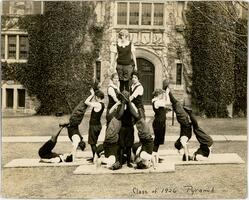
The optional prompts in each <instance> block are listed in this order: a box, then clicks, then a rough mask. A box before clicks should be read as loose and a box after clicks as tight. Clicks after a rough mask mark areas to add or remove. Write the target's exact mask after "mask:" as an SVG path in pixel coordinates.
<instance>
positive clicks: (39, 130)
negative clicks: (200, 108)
mask: <svg viewBox="0 0 249 200" xmlns="http://www.w3.org/2000/svg"><path fill="white" fill-rule="evenodd" d="M68 117H69V116H66V115H65V116H62V117H55V116H29V117H12V118H3V119H2V125H3V134H2V135H3V136H47V135H51V134H54V133H56V132H57V130H58V125H59V123H61V122H65V121H67V120H68ZM151 121H152V120H150V124H151ZM88 122H89V115H86V116H85V118H84V119H83V121H82V123H81V124H80V131H81V134H82V135H86V134H87V133H88ZM198 122H199V124H200V127H202V128H203V129H204V130H205V131H206V132H207V133H209V134H210V135H246V134H247V119H246V118H236V119H226V118H224V119H219V118H218V119H203V118H200V117H198ZM102 124H105V117H102ZM178 134H179V124H178V122H177V121H176V120H175V122H174V125H173V126H172V121H171V119H168V120H167V132H166V135H178ZM62 135H66V132H65V133H62Z"/></svg>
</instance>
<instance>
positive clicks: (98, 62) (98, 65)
mask: <svg viewBox="0 0 249 200" xmlns="http://www.w3.org/2000/svg"><path fill="white" fill-rule="evenodd" d="M95 75H96V79H97V80H98V81H100V75H101V61H96V69H95Z"/></svg>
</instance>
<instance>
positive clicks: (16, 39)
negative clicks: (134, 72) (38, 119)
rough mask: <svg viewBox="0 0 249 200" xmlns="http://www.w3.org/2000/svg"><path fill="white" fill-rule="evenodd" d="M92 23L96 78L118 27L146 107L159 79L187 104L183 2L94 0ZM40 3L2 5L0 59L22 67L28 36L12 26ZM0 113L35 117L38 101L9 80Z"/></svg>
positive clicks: (103, 73) (40, 8) (104, 76)
mask: <svg viewBox="0 0 249 200" xmlns="http://www.w3.org/2000/svg"><path fill="white" fill-rule="evenodd" d="M94 2H95V4H96V8H95V12H96V17H97V22H98V23H99V24H100V25H104V24H105V32H104V38H103V44H102V49H101V50H100V54H99V59H98V60H97V62H96V65H95V77H96V78H98V79H100V81H101V82H103V85H104V86H107V85H108V82H109V77H108V72H107V71H108V68H109V67H110V46H111V45H113V43H115V42H116V39H117V34H118V32H119V31H120V30H121V29H127V30H128V31H129V32H130V37H131V40H132V41H133V43H134V45H135V48H136V57H137V64H138V70H139V72H140V73H141V82H142V84H143V86H144V89H145V91H144V97H143V98H144V99H143V100H144V102H145V104H150V102H151V98H152V96H151V95H152V92H153V90H154V89H156V88H162V83H163V80H164V79H167V80H168V81H169V83H170V87H171V88H172V89H173V90H174V94H175V95H176V96H177V98H178V99H179V100H180V101H182V102H183V103H184V104H187V105H189V104H190V102H191V100H190V99H191V97H190V88H191V87H190V86H191V74H192V68H191V62H190V52H189V50H188V49H187V47H186V42H185V40H184V37H183V33H184V28H185V11H186V9H187V2H184V1H164V0H140V1H137V0H131V1H129V0H125V1H119V0H111V1H105V0H103V1H94ZM43 12H44V2H42V1H4V2H3V6H2V15H3V16H7V18H6V20H4V21H3V20H2V30H1V61H2V62H7V63H25V62H27V59H28V51H29V44H28V35H27V33H26V32H24V31H23V30H20V29H19V28H18V26H17V25H16V22H17V19H18V16H20V15H27V14H43ZM1 91H2V93H1V97H2V110H3V111H5V110H13V111H21V112H29V113H34V112H35V108H36V107H37V106H38V105H39V102H37V101H36V100H35V97H30V96H29V95H28V94H27V91H26V90H25V88H23V86H22V85H20V84H19V83H17V82H16V81H14V80H2V90H1Z"/></svg>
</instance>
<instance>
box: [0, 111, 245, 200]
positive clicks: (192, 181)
mask: <svg viewBox="0 0 249 200" xmlns="http://www.w3.org/2000/svg"><path fill="white" fill-rule="evenodd" d="M67 119H68V116H62V117H54V116H32V117H30V116H29V117H13V118H3V119H2V125H3V126H2V130H3V134H2V135H3V136H47V135H51V134H54V133H55V132H57V131H58V124H59V123H60V122H64V121H66V120H67ZM198 119H199V120H198V121H199V124H200V126H201V127H202V128H203V129H204V130H205V131H206V132H207V133H209V134H211V135H216V134H218V135H246V134H247V120H246V119H202V118H198ZM88 121H89V116H87V115H86V116H85V119H84V120H83V122H82V123H81V125H80V130H81V133H82V134H83V135H86V134H87V131H88ZM103 123H105V119H104V118H103ZM167 125H168V126H167V133H166V135H178V134H179V124H178V123H177V122H176V121H175V125H174V126H172V125H171V120H168V121H167ZM62 135H66V131H63V133H62ZM41 145H42V143H28V142H27V143H2V167H3V166H4V165H5V164H6V163H8V162H10V161H11V160H13V159H16V158H38V155H37V151H38V149H39V147H40V146H41ZM197 145H198V144H197V142H193V141H190V148H196V147H197ZM160 148H161V149H173V148H174V143H173V142H166V143H165V144H164V145H162V146H161V147H160ZM70 150H71V144H70V143H69V142H60V143H58V145H57V146H56V148H55V152H58V153H65V152H69V151H70ZM86 150H88V151H90V148H89V145H87V149H86ZM213 152H214V153H237V154H238V155H239V156H240V157H241V158H242V159H243V160H245V161H247V142H228V141H227V142H215V143H214V145H213ZM75 168H76V167H75V166H74V167H47V168H45V167H40V168H39V167H36V168H13V169H12V168H2V181H1V183H2V193H1V194H2V197H3V198H29V199H30V198H57V199H58V198H80V199H81V198H153V199H154V198H189V199H193V198H202V199H203V198H210V199H218V198H222V199H227V198H232V199H235V198H239V199H243V198H246V195H247V190H246V188H247V176H246V175H247V166H246V164H239V165H238V164H226V165H196V166H177V167H176V171H175V172H174V173H158V174H126V175H122V174H114V175H73V171H74V170H75ZM185 186H189V187H190V186H191V187H193V191H196V192H194V193H192V192H191V191H190V190H189V191H188V190H187V189H186V187H185ZM212 189H213V190H212ZM208 190H209V191H210V192H207V191H208ZM153 191H154V192H153ZM155 191H156V193H155ZM172 191H176V192H175V193H173V192H172Z"/></svg>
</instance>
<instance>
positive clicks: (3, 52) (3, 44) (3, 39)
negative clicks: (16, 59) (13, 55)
mask: <svg viewBox="0 0 249 200" xmlns="http://www.w3.org/2000/svg"><path fill="white" fill-rule="evenodd" d="M4 46H5V36H4V35H2V36H1V58H5V47H4Z"/></svg>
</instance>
